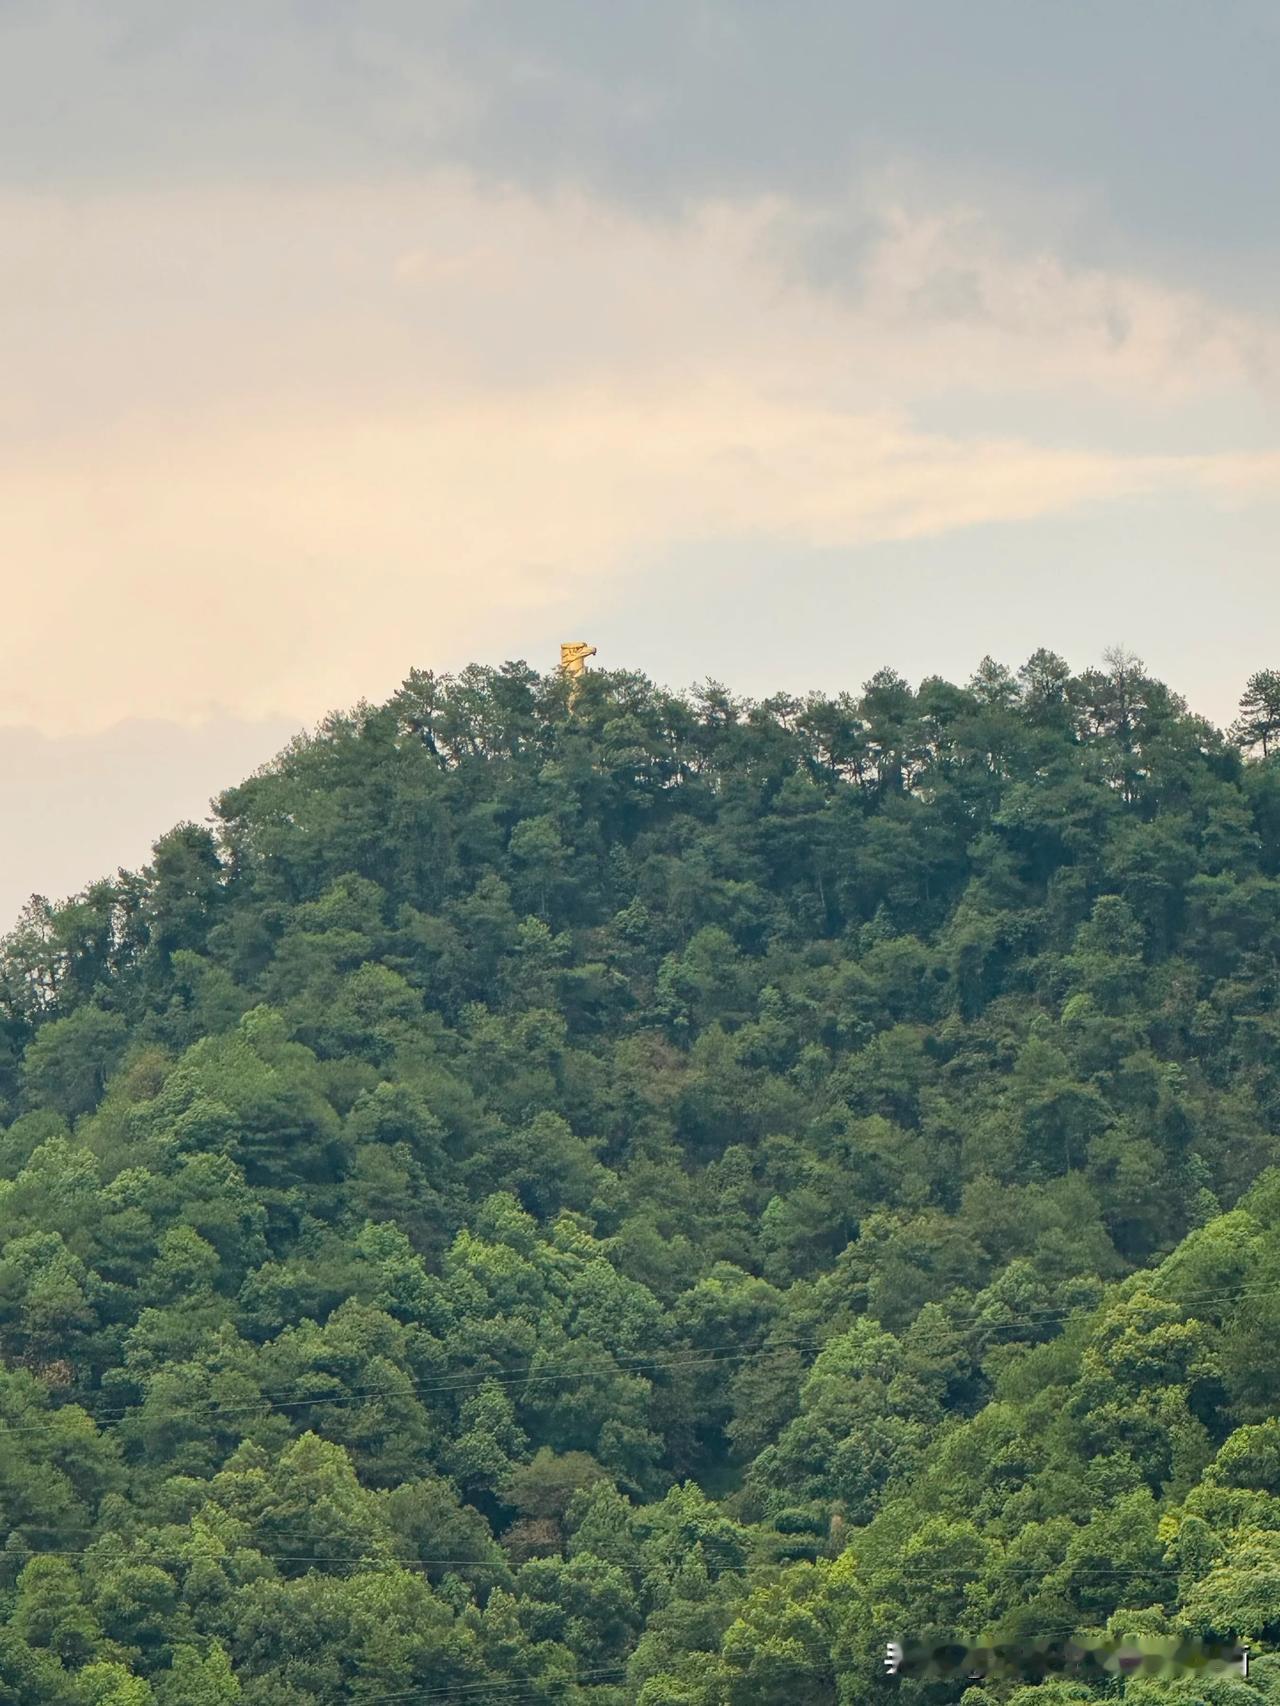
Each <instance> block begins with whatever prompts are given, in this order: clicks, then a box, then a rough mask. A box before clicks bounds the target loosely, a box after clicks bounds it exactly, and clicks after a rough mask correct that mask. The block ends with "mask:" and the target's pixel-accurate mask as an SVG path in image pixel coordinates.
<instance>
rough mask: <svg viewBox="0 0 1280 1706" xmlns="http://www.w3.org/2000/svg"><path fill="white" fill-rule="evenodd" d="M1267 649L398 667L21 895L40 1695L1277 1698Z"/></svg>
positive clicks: (0, 1091) (1, 1495) (13, 1643)
mask: <svg viewBox="0 0 1280 1706" xmlns="http://www.w3.org/2000/svg"><path fill="white" fill-rule="evenodd" d="M1276 679H1278V678H1277V677H1276V672H1273V671H1263V672H1260V673H1259V674H1257V675H1255V676H1253V677H1252V678H1251V679H1250V682H1249V685H1248V689H1247V691H1246V694H1245V698H1244V700H1243V701H1242V706H1241V720H1240V722H1239V723H1238V724H1237V725H1236V727H1235V729H1234V730H1233V731H1232V735H1231V737H1230V738H1226V737H1224V736H1222V735H1220V734H1219V733H1218V732H1216V731H1215V730H1214V729H1212V728H1211V727H1210V726H1209V725H1208V724H1206V723H1205V722H1204V721H1202V720H1201V719H1199V718H1197V717H1195V716H1193V715H1192V714H1191V713H1190V712H1189V711H1188V710H1187V707H1186V706H1185V704H1184V703H1183V702H1182V701H1181V700H1180V699H1179V698H1178V697H1177V695H1176V694H1174V693H1172V692H1171V691H1170V690H1169V689H1168V688H1166V687H1165V686H1164V685H1163V684H1161V683H1160V682H1158V681H1155V680H1152V679H1151V678H1150V677H1149V676H1148V675H1147V674H1146V672H1145V671H1144V669H1143V667H1142V665H1141V664H1140V663H1139V661H1138V660H1137V659H1135V658H1133V657H1131V656H1130V655H1128V654H1124V653H1112V654H1109V655H1108V657H1107V659H1106V660H1105V663H1104V666H1103V667H1102V668H1098V669H1091V670H1086V671H1085V672H1084V673H1082V674H1079V675H1075V674H1073V673H1072V672H1071V670H1070V669H1069V668H1068V667H1067V665H1066V664H1064V663H1063V662H1062V660H1061V659H1059V658H1056V657H1055V656H1053V655H1052V654H1049V653H1045V652H1041V653H1037V654H1036V656H1035V657H1033V658H1032V659H1031V660H1030V661H1029V662H1028V663H1027V664H1026V665H1025V666H1024V668H1023V669H1022V670H1020V671H1018V672H1017V673H1016V674H1015V673H1013V672H1010V671H1009V670H1007V669H1004V668H1002V667H1001V666H999V665H998V664H995V663H993V662H992V661H991V660H990V659H987V660H984V661H983V663H982V665H981V666H980V667H979V669H978V671H977V673H976V674H975V676H974V678H973V680H972V681H971V682H970V683H969V684H968V685H967V686H966V687H956V686H954V685H952V684H949V683H946V682H943V681H939V680H929V681H926V682H924V683H922V684H921V685H920V686H919V687H918V688H915V689H913V688H912V687H910V686H909V685H908V684H907V683H906V682H905V681H903V680H902V679H901V678H900V677H899V676H897V675H896V674H894V673H893V672H892V671H889V670H882V671H881V672H879V673H878V674H877V675H876V676H874V677H873V678H872V679H871V680H870V681H869V682H868V683H867V684H866V686H865V688H864V689H863V691H862V693H861V694H859V695H851V694H841V695H838V696H836V697H834V698H830V697H823V696H818V695H811V696H809V697H806V698H793V697H789V696H786V695H778V696H776V697H774V698H772V699H769V700H766V701H763V702H759V703H752V702H747V701H743V700H739V699H736V698H734V697H733V696H732V695H730V694H729V693H727V692H726V691H725V690H724V689H723V688H721V687H719V686H718V685H716V684H714V683H707V684H705V685H704V686H703V687H702V688H700V689H699V690H697V691H696V692H693V693H690V694H682V695H677V694H672V693H669V692H665V691H663V690H661V689H659V688H656V687H655V686H653V685H652V684H651V683H650V682H648V681H647V680H645V679H643V678H642V677H640V676H636V675H630V674H625V673H615V674H607V673H603V672H598V673H595V674H590V675H588V676H586V677H584V678H583V680H582V682H581V684H580V688H579V691H578V693H577V695H576V697H575V700H574V703H573V706H572V708H571V707H570V705H569V703H568V696H567V690H566V684H565V682H564V681H563V680H561V679H560V678H559V677H554V678H541V677H539V676H537V675H535V674H534V673H533V672H532V671H530V670H528V669H527V668H526V667H525V666H523V665H516V664H512V665H507V666H505V667H504V668H503V669H500V670H488V669H480V668H472V669H470V670H467V671H465V672H464V673H463V674H462V675H461V676H459V677H457V678H456V679H449V678H441V677H436V676H433V675H431V674H428V673H424V672H418V671H415V672H414V673H413V674H412V675H411V676H410V677H409V679H408V680H407V681H406V682H405V684H404V686H403V687H402V688H401V690H400V691H399V692H398V693H397V694H396V695H395V696H394V698H393V699H392V700H391V701H390V702H389V703H388V704H386V705H383V706H378V707H368V706H362V707H360V708H359V709H358V710H356V711H355V712H353V713H351V714H350V715H346V716H335V717H331V718H329V719H328V720H327V721H326V722H325V723H324V724H323V725H322V726H321V727H320V728H319V729H318V730H317V731H315V733H314V734H312V735H309V736H306V737H300V738H299V739H297V740H296V741H295V742H293V744H292V745H291V746H290V747H289V748H288V749H287V750H286V751H285V752H283V753H282V754H281V755H280V756H279V758H278V759H276V760H275V761H274V762H273V763H272V764H270V765H268V766H266V767H265V768H264V769H263V770H262V771H260V772H259V773H258V774H257V775H255V776H253V777H251V778H249V779H248V780H247V781H245V782H244V783H242V784H241V785H240V786H239V787H236V788H232V789H230V790H229V791H228V792H227V793H226V794H224V795H223V796H222V798H221V799H220V801H219V802H218V805H217V815H216V820H215V824H214V827H213V828H212V829H206V828H201V827H199V826H195V825H190V824H188V825H183V826H180V827H179V828H178V829H176V830H174V831H172V832H171V833H170V834H169V835H167V836H165V837H164V838H163V839H162V840H161V841H160V842H158V843H157V845H156V848H155V853H154V859H153V862H152V863H151V864H150V865H149V866H148V867H147V868H146V869H145V870H143V871H142V872H139V873H122V874H121V875H120V876H119V877H118V878H116V879H115V880H113V881H108V882H102V883H97V884H94V885H93V886H92V887H90V888H89V889H88V890H86V891H85V893H84V894H82V895H80V896H77V897H76V898H75V899H73V900H71V901H69V902H67V903H66V904H64V905H52V904H50V903H49V902H48V901H45V900H43V899H40V898H39V897H37V898H35V899H33V901H32V902H31V904H30V905H29V906H28V907H27V909H26V910H25V912H24V914H23V916H22V918H21V919H20V920H19V921H18V924H17V927H16V929H15V930H14V931H13V932H12V933H11V934H10V936H9V937H8V938H7V939H6V940H5V942H4V944H3V950H2V952H0V1359H2V1364H0V1522H2V1524H3V1535H2V1536H0V1702H4V1701H15V1702H18V1701H21V1702H22V1703H23V1706H42V1703H49V1706H224V1703H233V1702H234V1703H236V1706H344V1703H347V1702H351V1703H355V1702H360V1701H364V1702H369V1703H372V1702H373V1701H375V1700H378V1699H382V1698H401V1699H404V1700H406V1701H407V1700H410V1699H414V1698H424V1699H425V1698H434V1699H448V1698H457V1699H459V1700H467V1699H470V1700H477V1701H479V1700H484V1699H487V1698H490V1697H492V1698H494V1699H519V1700H522V1701H532V1702H552V1701H568V1702H570V1703H572V1702H574V1701H579V1702H583V1703H588V1702H591V1703H595V1706H622V1703H623V1702H629V1703H630V1702H638V1703H639V1706H773V1703H779V1706H781V1703H786V1706H791V1703H792V1702H797V1701H799V1702H805V1703H813V1706H824V1703H830V1706H853V1703H861V1702H863V1701H866V1702H868V1703H870V1702H871V1701H873V1700H876V1699H879V1698H880V1697H881V1693H882V1691H883V1690H884V1688H885V1686H886V1684H885V1683H884V1681H883V1679H882V1678H881V1677H880V1675H879V1659H880V1653H881V1649H882V1646H883V1643H884V1641H885V1640H886V1639H887V1638H889V1637H890V1636H893V1635H895V1634H898V1635H908V1634H909V1635H912V1636H915V1637H919V1638H922V1639H923V1638H929V1637H931V1636H933V1635H935V1634H937V1635H939V1636H940V1637H941V1636H946V1635H956V1634H959V1635H961V1636H963V1637H964V1638H966V1639H971V1640H976V1639H977V1638H979V1637H981V1636H984V1635H985V1636H991V1637H995V1636H999V1635H1005V1636H1007V1637H1009V1638H1018V1639H1021V1638H1023V1637H1030V1636H1035V1635H1039V1634H1042V1633H1053V1632H1072V1631H1081V1632H1084V1631H1086V1630H1091V1629H1092V1630H1104V1629H1110V1630H1111V1631H1113V1632H1116V1631H1120V1632H1124V1631H1126V1630H1133V1631H1135V1632H1153V1633H1155V1632H1162V1631H1168V1632H1171V1633H1175V1634H1186V1635H1195V1636H1197V1637H1228V1636H1235V1635H1242V1636H1246V1637H1247V1638H1248V1639H1250V1640H1251V1641H1252V1642H1253V1643H1254V1646H1255V1650H1256V1651H1257V1652H1258V1653H1259V1654H1260V1655H1261V1656H1260V1657H1259V1658H1258V1659H1257V1661H1256V1666H1255V1670H1256V1686H1257V1688H1261V1689H1262V1691H1263V1693H1264V1694H1268V1695H1273V1696H1280V1656H1277V1657H1276V1658H1275V1659H1272V1658H1270V1657H1269V1656H1267V1655H1268V1649H1269V1648H1272V1647H1273V1646H1274V1645H1275V1644H1276V1643H1277V1642H1278V1641H1280V1436H1278V1435H1277V1422H1276V1420H1275V1415H1276V1412H1277V1410H1278V1409H1280V1233H1278V1232H1277V1231H1276V1227H1277V1221H1278V1217H1277V1213H1276V1210H1277V1208H1278V1207H1280V1068H1278V1066H1277V1062H1280V1023H1278V1021H1277V1016H1276V995H1277V981H1278V977H1280V974H1278V970H1277V968H1278V967H1280V695H1278V694H1277V691H1276ZM1250 755H1252V756H1250ZM1242 1687H1243V1685H1241V1684H1238V1683H1236V1682H1234V1681H1233V1680H1232V1679H1229V1678H1226V1679H1224V1678H1216V1679H1215V1678H1203V1679H1200V1680H1198V1681H1194V1680H1185V1681H1180V1682H1169V1681H1161V1680H1159V1679H1156V1678H1149V1677H1144V1678H1142V1679H1140V1680H1130V1681H1129V1682H1127V1683H1123V1684H1114V1683H1109V1682H1106V1681H1105V1680H1103V1681H1099V1682H1096V1683H1091V1682H1089V1681H1088V1679H1084V1680H1073V1679H1061V1680H1055V1681H1051V1682H1048V1683H1045V1684H1044V1685H1043V1687H1042V1688H1041V1689H1040V1691H1039V1694H1038V1695H1037V1696H1036V1698H1038V1699H1039V1698H1044V1699H1061V1700H1063V1701H1068V1700H1077V1699H1080V1698H1086V1697H1088V1696H1089V1695H1090V1693H1091V1692H1098V1691H1099V1690H1105V1689H1110V1690H1111V1692H1115V1691H1116V1689H1117V1688H1122V1689H1124V1690H1125V1691H1127V1692H1132V1693H1133V1694H1134V1696H1135V1701H1138V1702H1141V1703H1142V1706H1149V1702H1151V1701H1154V1700H1157V1699H1164V1698H1169V1699H1171V1700H1178V1701H1186V1702H1187V1703H1188V1706H1191V1703H1192V1702H1195V1701H1199V1700H1201V1699H1203V1700H1205V1701H1208V1702H1212V1703H1213V1706H1217V1703H1219V1702H1221V1706H1234V1702H1235V1701H1237V1699H1241V1698H1243V1695H1242V1692H1241V1690H1242ZM903 1688H904V1690H905V1691H906V1692H907V1693H909V1694H912V1695H913V1697H914V1696H919V1706H933V1703H934V1702H941V1701H942V1700H944V1699H950V1698H957V1697H958V1696H959V1687H958V1686H957V1689H956V1690H954V1691H952V1692H951V1693H948V1692H947V1690H946V1688H945V1686H943V1685H939V1684H927V1683H904V1684H903ZM940 1688H941V1692H939V1690H940ZM1002 1689H1003V1692H1004V1694H1005V1695H1006V1696H1008V1695H1009V1692H1010V1691H1009V1688H1008V1687H1006V1686H1005V1685H1003V1684H999V1683H995V1682H993V1683H991V1684H990V1685H989V1687H988V1688H974V1689H971V1690H969V1691H968V1692H967V1693H965V1701H966V1702H967V1706H984V1703H985V1702H988V1701H991V1700H994V1699H995V1698H997V1697H998V1696H999V1695H1000V1693H1001V1690H1002ZM1255 1691H1256V1690H1255ZM1013 1697H1014V1698H1016V1700H1017V1701H1018V1706H1029V1702H1030V1697H1029V1696H1027V1697H1026V1701H1025V1702H1024V1697H1023V1694H1022V1693H1021V1692H1020V1691H1018V1690H1016V1689H1015V1690H1014V1695H1013ZM909 1706H910V1703H909Z"/></svg>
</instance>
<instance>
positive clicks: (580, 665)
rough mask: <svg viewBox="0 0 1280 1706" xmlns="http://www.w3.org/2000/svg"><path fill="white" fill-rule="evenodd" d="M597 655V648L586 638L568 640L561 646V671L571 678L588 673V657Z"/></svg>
mask: <svg viewBox="0 0 1280 1706" xmlns="http://www.w3.org/2000/svg"><path fill="white" fill-rule="evenodd" d="M595 655H596V648H595V647H594V646H589V645H587V643H586V642H585V641H584V640H566V641H565V642H564V644H563V645H562V646H561V647H560V669H561V672H562V673H563V674H565V675H567V676H569V677H570V678H571V679H574V680H576V679H577V677H578V676H580V675H585V674H586V673H587V659H588V658H593V657H594V656H595Z"/></svg>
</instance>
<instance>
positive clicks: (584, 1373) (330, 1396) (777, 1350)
mask: <svg viewBox="0 0 1280 1706" xmlns="http://www.w3.org/2000/svg"><path fill="white" fill-rule="evenodd" d="M1135 1277H1137V1276H1135V1275H1128V1276H1126V1279H1125V1280H1124V1281H1121V1282H1119V1283H1128V1282H1130V1281H1132V1280H1133V1279H1134V1278H1135ZM1144 1295H1145V1297H1146V1298H1147V1299H1148V1300H1149V1301H1151V1302H1154V1303H1165V1304H1168V1305H1170V1306H1171V1307H1173V1308H1176V1309H1189V1308H1192V1307H1194V1306H1195V1305H1197V1304H1202V1303H1241V1302H1248V1301H1252V1300H1253V1299H1255V1298H1261V1297H1274V1296H1277V1295H1280V1285H1266V1286H1258V1287H1252V1288H1250V1287H1232V1288H1230V1289H1229V1290H1221V1291H1214V1292H1203V1293H1198V1294H1197V1293H1188V1294H1185V1295H1183V1296H1181V1297H1161V1296H1159V1295H1158V1294H1154V1293H1147V1294H1144ZM1115 1301H1116V1302H1118V1303H1125V1302H1128V1301H1130V1300H1129V1299H1128V1298H1121V1299H1117V1300H1115ZM1106 1302H1107V1300H1106V1299H1105V1298H1098V1299H1096V1300H1094V1301H1092V1302H1083V1301H1082V1302H1080V1303H1077V1304H1072V1305H1070V1306H1069V1307H1066V1308H1059V1309H1052V1310H1043V1311H1035V1310H1029V1311H1025V1312H1023V1313H1021V1314H1010V1315H1007V1316H1005V1317H1003V1318H1002V1319H998V1320H988V1319H986V1318H985V1317H986V1315H987V1312H988V1310H989V1308H990V1305H984V1306H983V1307H982V1308H981V1309H979V1308H977V1307H973V1308H971V1309H970V1310H962V1311H957V1312H956V1313H954V1314H952V1315H950V1316H948V1318H947V1319H946V1321H940V1322H939V1323H938V1324H937V1325H938V1330H939V1332H947V1331H962V1330H963V1329H964V1326H965V1324H966V1318H967V1323H968V1325H969V1326H970V1327H974V1326H981V1327H982V1328H983V1329H984V1331H986V1332H989V1333H990V1332H1007V1331H1012V1330H1016V1329H1017V1328H1018V1327H1024V1326H1045V1325H1050V1324H1053V1323H1055V1322H1064V1321H1069V1320H1071V1319H1072V1318H1074V1317H1078V1318H1085V1317H1087V1316H1088V1315H1090V1314H1093V1313H1095V1312H1097V1311H1098V1310H1099V1309H1101V1308H1103V1307H1105V1305H1106ZM859 1319H866V1317H865V1316H863V1317H859ZM846 1330H847V1329H846ZM839 1337H840V1333H839V1332H828V1333H824V1334H804V1335H795V1336H791V1337H787V1338H782V1339H774V1340H772V1341H771V1342H770V1343H769V1344H767V1345H757V1346H755V1347H753V1348H751V1349H749V1350H736V1349H735V1348H734V1344H735V1343H736V1342H737V1341H731V1342H730V1343H728V1344H721V1345H711V1346H705V1347H701V1348H698V1349H696V1350H693V1351H692V1352H690V1351H685V1352H682V1353H680V1355H678V1356H675V1357H661V1356H655V1357H652V1358H650V1359H647V1360H639V1359H633V1360H630V1361H628V1360H619V1359H617V1358H614V1359H611V1361H610V1362H609V1363H608V1364H601V1365H600V1366H598V1367H595V1368H581V1367H576V1368H561V1369H555V1368H552V1369H548V1370H544V1371H538V1369H537V1365H536V1364H531V1365H530V1366H529V1367H528V1368H527V1369H524V1370H522V1371H521V1372H519V1373H516V1374H505V1375H493V1374H490V1375H480V1376H474V1377H471V1378H467V1379H445V1380H437V1379H431V1378H423V1379H421V1380H405V1381H400V1382H397V1383H396V1384H395V1385H394V1386H370V1387H357V1388H352V1389H351V1390H350V1391H347V1392H341V1393H326V1394H318V1395H316V1396H314V1397H291V1398H289V1397H286V1398H269V1397H267V1396H266V1392H265V1391H264V1392H262V1393H259V1395H258V1396H257V1397H255V1398H245V1399H232V1400H225V1401H222V1402H213V1403H210V1404H207V1405H206V1406H205V1407H203V1408H198V1409H195V1408H193V1409H188V1410H187V1411H186V1412H185V1414H186V1415H187V1416H189V1417H191V1418H192V1419H195V1420H213V1419H216V1418H217V1417H218V1416H221V1415H237V1416H241V1417H252V1416H257V1415H270V1414H272V1413H275V1412H282V1411H286V1410H290V1409H305V1408H308V1407H312V1408H314V1407H321V1406H333V1405H342V1404H354V1403H358V1402H360V1401H361V1400H363V1399H375V1398H395V1397H404V1396H406V1395H409V1394H415V1395H418V1396H427V1395H429V1394H431V1393H434V1392H457V1391H477V1390H480V1389H482V1388H484V1387H486V1386H525V1387H528V1386H534V1385H539V1384H548V1383H552V1382H558V1381H572V1380H590V1379H596V1378H602V1377H603V1378H608V1377H610V1376H616V1375H618V1374H624V1375H625V1374H628V1373H644V1372H653V1371H679V1370H684V1369H706V1368H713V1367H719V1366H723V1365H726V1364H729V1363H734V1362H743V1361H753V1360H757V1359H759V1358H763V1357H770V1356H779V1355H782V1354H784V1353H785V1352H787V1351H790V1350H797V1349H802V1348H811V1347H814V1346H817V1347H818V1348H820V1349H821V1348H823V1347H825V1346H826V1345H827V1344H829V1343H831V1342H832V1341H833V1340H834V1339H837V1338H839ZM268 1390H270V1389H268ZM275 1390H277V1391H284V1390H286V1389H285V1388H276V1389H275ZM145 1403H146V1398H145V1397H144V1398H143V1399H142V1401H141V1402H140V1403H137V1404H132V1405H124V1406H119V1407H114V1408H111V1409H100V1410H97V1411H96V1412H95V1411H93V1410H91V1409H90V1408H89V1407H88V1406H87V1405H84V1404H81V1403H79V1402H73V1403H70V1404H67V1405H64V1406H61V1408H60V1409H59V1410H58V1411H55V1412H53V1413H52V1416H51V1418H50V1419H48V1420H46V1421H42V1422H35V1423H20V1424H17V1425H12V1424H9V1423H7V1422H4V1421H3V1418H0V1437H5V1436H8V1435H17V1434H24V1433H41V1432H48V1431H52V1430H53V1429H55V1428H58V1427H60V1425H61V1424H60V1423H59V1421H58V1420H57V1419H56V1418H57V1417H58V1416H59V1415H61V1414H62V1413H63V1412H67V1413H70V1412H72V1411H75V1410H79V1411H80V1412H81V1414H83V1415H84V1416H86V1417H88V1419H89V1420H90V1421H93V1422H94V1423H95V1424H96V1425H97V1426H98V1427H99V1428H101V1429H102V1430H104V1431H105V1430H106V1429H108V1428H114V1427H117V1426H119V1425H120V1423H121V1422H123V1421H125V1420H128V1419H131V1418H134V1417H137V1416H139V1415H140V1413H141V1412H142V1410H143V1408H144V1405H145Z"/></svg>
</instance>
